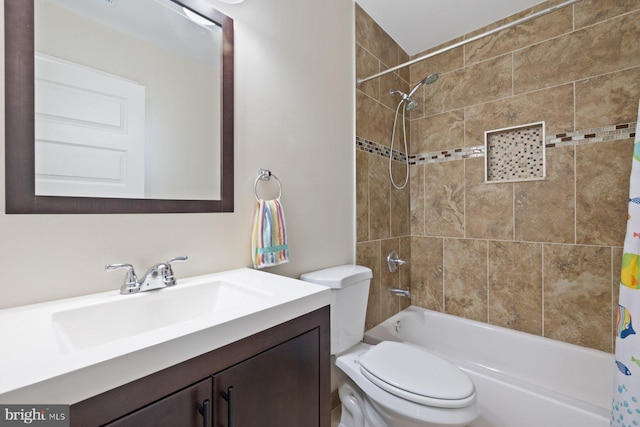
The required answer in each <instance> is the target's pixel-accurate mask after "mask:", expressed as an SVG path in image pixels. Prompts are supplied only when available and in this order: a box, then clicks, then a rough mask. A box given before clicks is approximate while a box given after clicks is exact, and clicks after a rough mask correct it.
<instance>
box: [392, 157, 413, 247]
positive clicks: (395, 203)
mask: <svg viewBox="0 0 640 427" xmlns="http://www.w3.org/2000/svg"><path fill="white" fill-rule="evenodd" d="M394 163H396V165H394V166H397V164H398V163H399V162H394ZM400 165H401V167H400V168H399V169H404V170H406V168H407V166H406V165H402V164H400ZM405 173H406V172H405ZM405 173H402V176H401V177H400V178H396V179H395V182H396V184H400V185H401V183H403V182H405V180H406V179H407V177H406V176H405ZM409 188H410V185H409V183H407V185H406V186H405V187H404V188H403V189H402V190H398V189H396V188H394V187H393V186H391V190H390V191H391V192H390V195H391V217H390V224H391V236H392V237H400V236H406V235H407V234H409V233H410V230H411V224H410V220H409Z"/></svg>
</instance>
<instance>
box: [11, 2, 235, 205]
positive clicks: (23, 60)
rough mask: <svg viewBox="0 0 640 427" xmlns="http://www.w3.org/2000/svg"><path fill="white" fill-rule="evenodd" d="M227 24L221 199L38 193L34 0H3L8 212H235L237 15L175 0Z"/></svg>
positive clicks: (223, 86) (204, 5) (223, 66)
mask: <svg viewBox="0 0 640 427" xmlns="http://www.w3.org/2000/svg"><path fill="white" fill-rule="evenodd" d="M172 1H174V2H175V3H178V4H180V5H182V6H185V7H187V8H189V9H191V10H193V11H195V12H197V13H199V14H200V15H202V16H204V17H206V18H208V19H209V20H211V21H213V22H215V23H217V24H218V25H220V26H221V27H222V40H223V55H222V73H221V77H222V78H221V91H222V105H221V112H222V124H221V133H222V134H221V142H222V143H221V146H220V149H221V155H220V158H221V163H222V164H221V166H222V169H221V189H220V190H221V195H222V198H221V200H159V199H116V198H94V197H57V196H36V195H35V165H34V160H35V129H34V127H35V122H34V118H35V113H34V93H35V91H34V2H33V1H25V0H5V1H4V28H5V36H4V37H5V180H6V182H5V193H6V194H5V200H6V213H8V214H92V213H95V214H108V213H196V212H233V197H234V195H233V188H234V187H233V186H234V184H233V163H234V160H233V145H234V125H233V120H234V119H233V111H234V109H233V102H234V101H233V85H234V83H233V20H232V19H231V18H229V17H228V16H226V15H224V14H223V13H221V12H219V11H217V10H216V9H214V8H213V7H212V6H211V5H209V4H207V2H206V1H205V0H180V1H178V0H172Z"/></svg>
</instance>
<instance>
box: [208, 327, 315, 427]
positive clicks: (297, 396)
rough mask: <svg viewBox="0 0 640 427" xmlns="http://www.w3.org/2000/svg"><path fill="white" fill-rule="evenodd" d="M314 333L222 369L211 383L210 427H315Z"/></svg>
mask: <svg viewBox="0 0 640 427" xmlns="http://www.w3.org/2000/svg"><path fill="white" fill-rule="evenodd" d="M319 372H320V345H319V331H318V329H313V330H311V331H309V332H306V333H304V334H302V335H300V336H298V337H296V338H293V339H291V340H289V341H286V342H284V343H283V344H280V345H278V346H276V347H273V348H271V349H269V350H267V351H265V352H263V353H260V354H258V355H256V356H254V357H252V358H250V359H248V360H246V361H244V362H242V363H239V364H237V365H235V366H233V367H231V368H229V369H226V370H224V371H222V372H220V373H219V374H216V375H215V376H214V378H213V393H214V415H213V416H214V426H215V427H311V426H313V427H317V426H318V425H319V423H320V421H319V419H320V410H319V402H320V397H319V389H320V387H319V381H320V377H319Z"/></svg>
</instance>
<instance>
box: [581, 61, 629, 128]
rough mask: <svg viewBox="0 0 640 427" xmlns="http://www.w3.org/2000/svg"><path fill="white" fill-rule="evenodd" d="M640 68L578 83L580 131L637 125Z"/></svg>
mask: <svg viewBox="0 0 640 427" xmlns="http://www.w3.org/2000/svg"><path fill="white" fill-rule="evenodd" d="M639 98H640V67H636V68H632V69H629V70H624V71H619V72H617V73H611V74H606V75H604V76H599V77H594V78H592V79H587V80H582V81H579V82H576V129H590V128H596V127H600V126H610V125H613V124H619V123H629V122H634V121H636V118H637V115H638V106H637V104H638V99H639Z"/></svg>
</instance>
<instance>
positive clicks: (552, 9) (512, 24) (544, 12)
mask: <svg viewBox="0 0 640 427" xmlns="http://www.w3.org/2000/svg"><path fill="white" fill-rule="evenodd" d="M579 1H580V0H568V1H565V2H564V3H560V4H558V5H556V6H552V7H550V8H548V9H544V10H541V11H539V12H536V13H532V14H531V15H528V16H525V17H523V18H520V19H516V20H515V21H513V22H510V23H508V24H505V25H502V26H500V27H497V28H494V29H493V30H489V31H487V32H485V33H482V34H478V35H477V36H473V37H471V38H470V39H466V40H462V41H460V42H458V43H454V44H452V45H450V46H447V47H444V48H442V49H438V50H436V51H434V52H431V53H427V54H426V55H423V56H420V57H418V58H415V59H412V60H411V61H407V62H404V63H402V64H400V65H396V66H395V67H391V68H388V69H386V70H384V71H381V72H379V73H378V74H374V75H372V76H369V77H365V78H362V79H357V81H356V82H357V83H358V85H361V84H362V83H364V82H366V81H369V80H372V79H376V78H378V77H381V76H384V75H385V74H388V73H391V72H394V71H396V70H399V69H401V68H404V67H408V66H409V65H413V64H415V63H417V62H420V61H424V60H425V59H428V58H431V57H433V56H436V55H440V54H441V53H444V52H447V51H449V50H451V49H455V48H457V47H460V46H464V45H466V44H468V43H471V42H474V41H476V40H480V39H481V38H483V37H487V36H490V35H492V34H495V33H498V32H500V31H502V30H506V29H507V28H511V27H515V26H516V25H520V24H522V23H525V22H527V21H531V20H532V19H535V18H538V17H540V16H543V15H547V14H549V13H551V12H555V11H556V10H559V9H562V8H564V7H567V6H571V5H572V4H574V3H577V2H579Z"/></svg>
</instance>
